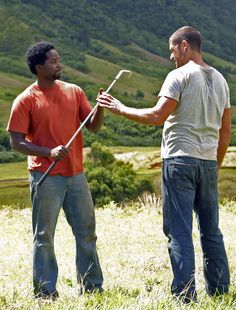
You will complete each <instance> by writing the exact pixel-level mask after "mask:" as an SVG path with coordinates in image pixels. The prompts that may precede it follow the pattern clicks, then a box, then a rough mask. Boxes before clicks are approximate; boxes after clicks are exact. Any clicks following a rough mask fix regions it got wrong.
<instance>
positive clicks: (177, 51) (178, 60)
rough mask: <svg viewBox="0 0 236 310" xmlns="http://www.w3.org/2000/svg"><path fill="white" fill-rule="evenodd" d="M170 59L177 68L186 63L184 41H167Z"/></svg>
mask: <svg viewBox="0 0 236 310" xmlns="http://www.w3.org/2000/svg"><path fill="white" fill-rule="evenodd" d="M169 49H170V60H173V61H174V62H175V67H176V68H179V67H181V66H183V65H185V64H186V63H187V59H186V53H185V52H186V41H182V42H181V43H174V42H173V41H170V42H169Z"/></svg>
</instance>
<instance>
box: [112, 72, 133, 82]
mask: <svg viewBox="0 0 236 310" xmlns="http://www.w3.org/2000/svg"><path fill="white" fill-rule="evenodd" d="M123 73H129V76H128V78H129V77H130V76H131V75H132V71H130V70H120V71H119V73H118V74H117V76H116V80H118V79H119V78H120V77H121V75H122V74H123Z"/></svg>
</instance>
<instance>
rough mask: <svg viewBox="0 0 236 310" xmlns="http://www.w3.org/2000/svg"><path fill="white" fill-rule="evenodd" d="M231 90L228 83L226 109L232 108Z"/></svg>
mask: <svg viewBox="0 0 236 310" xmlns="http://www.w3.org/2000/svg"><path fill="white" fill-rule="evenodd" d="M230 108H231V105H230V91H229V86H228V84H226V103H225V109H230Z"/></svg>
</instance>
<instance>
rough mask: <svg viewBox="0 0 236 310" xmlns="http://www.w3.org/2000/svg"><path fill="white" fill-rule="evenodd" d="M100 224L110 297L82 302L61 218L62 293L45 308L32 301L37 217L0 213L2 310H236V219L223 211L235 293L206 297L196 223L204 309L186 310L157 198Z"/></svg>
mask: <svg viewBox="0 0 236 310" xmlns="http://www.w3.org/2000/svg"><path fill="white" fill-rule="evenodd" d="M147 201H149V202H148V203H147ZM144 205H145V207H144ZM234 207H236V205H235V203H234ZM96 217H97V235H98V242H97V246H98V252H99V257H100V262H101V266H102V269H103V273H104V289H105V292H104V294H103V295H98V294H94V295H82V296H79V294H78V286H77V281H76V275H75V265H74V252H75V246H74V237H73V235H72V233H71V229H70V228H69V225H68V224H67V222H66V219H65V216H64V214H63V213H61V214H60V217H59V221H58V225H57V230H56V236H55V252H56V255H57V260H58V266H59V278H58V286H57V289H58V291H59V294H60V298H59V299H58V300H57V301H55V302H54V303H48V304H47V303H45V302H43V301H38V300H36V301H35V300H34V299H33V292H32V232H31V211H30V209H24V210H12V209H4V210H1V211H0V227H1V242H0V252H1V264H0V283H1V285H0V308H1V309H11V310H15V309H22V310H26V309H27V310H28V309H57V310H58V309H59V310H62V309H70V310H77V309H83V310H95V309H96V310H111V309H114V310H115V309H116V310H118V309H119V310H121V309H122V310H159V309H162V310H164V309H166V310H169V309H173V310H174V309H175V310H177V309H198V310H200V309H201V310H202V309H207V310H208V309H212V310H213V309H214V310H215V309H219V310H220V309H224V310H229V309H235V307H236V287H235V283H236V273H235V270H236V260H235V255H236V249H235V247H234V244H235V237H234V236H235V229H236V226H235V225H236V224H235V223H236V216H235V215H233V214H231V213H228V212H226V211H224V209H221V210H220V219H221V221H220V222H221V230H222V232H223V234H224V240H225V246H226V251H227V254H228V260H229V265H230V271H231V283H232V285H231V288H230V293H229V294H227V295H225V296H223V297H221V298H212V299H211V298H209V297H208V296H206V294H205V289H204V280H203V274H202V258H201V257H202V255H201V250H200V243H199V234H198V231H197V228H196V227H197V225H196V222H195V221H194V230H193V239H194V244H195V248H196V279H197V289H198V303H197V304H191V305H188V306H184V305H182V304H181V303H180V302H178V301H176V300H173V299H172V296H171V294H170V284H171V280H172V272H171V268H170V263H169V258H168V251H167V240H166V238H165V236H164V234H163V232H162V215H161V207H160V200H158V199H155V198H154V196H152V198H151V199H150V197H149V198H148V197H147V196H146V197H143V198H142V200H141V201H140V202H139V203H136V204H134V203H133V204H128V205H126V206H125V208H124V206H123V207H122V208H121V207H120V206H117V205H114V204H113V203H111V204H110V205H109V206H107V207H106V208H104V209H98V210H96Z"/></svg>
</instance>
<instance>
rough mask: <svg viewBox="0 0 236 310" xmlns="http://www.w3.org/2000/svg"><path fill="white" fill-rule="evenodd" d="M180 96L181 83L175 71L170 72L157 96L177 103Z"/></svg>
mask: <svg viewBox="0 0 236 310" xmlns="http://www.w3.org/2000/svg"><path fill="white" fill-rule="evenodd" d="M180 96H181V81H180V79H179V77H178V73H177V71H176V70H173V71H171V72H170V73H169V74H168V75H167V77H166V79H165V81H164V83H163V85H162V87H161V90H160V92H159V94H158V97H168V98H171V99H174V100H176V101H178V102H179V100H180Z"/></svg>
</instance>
